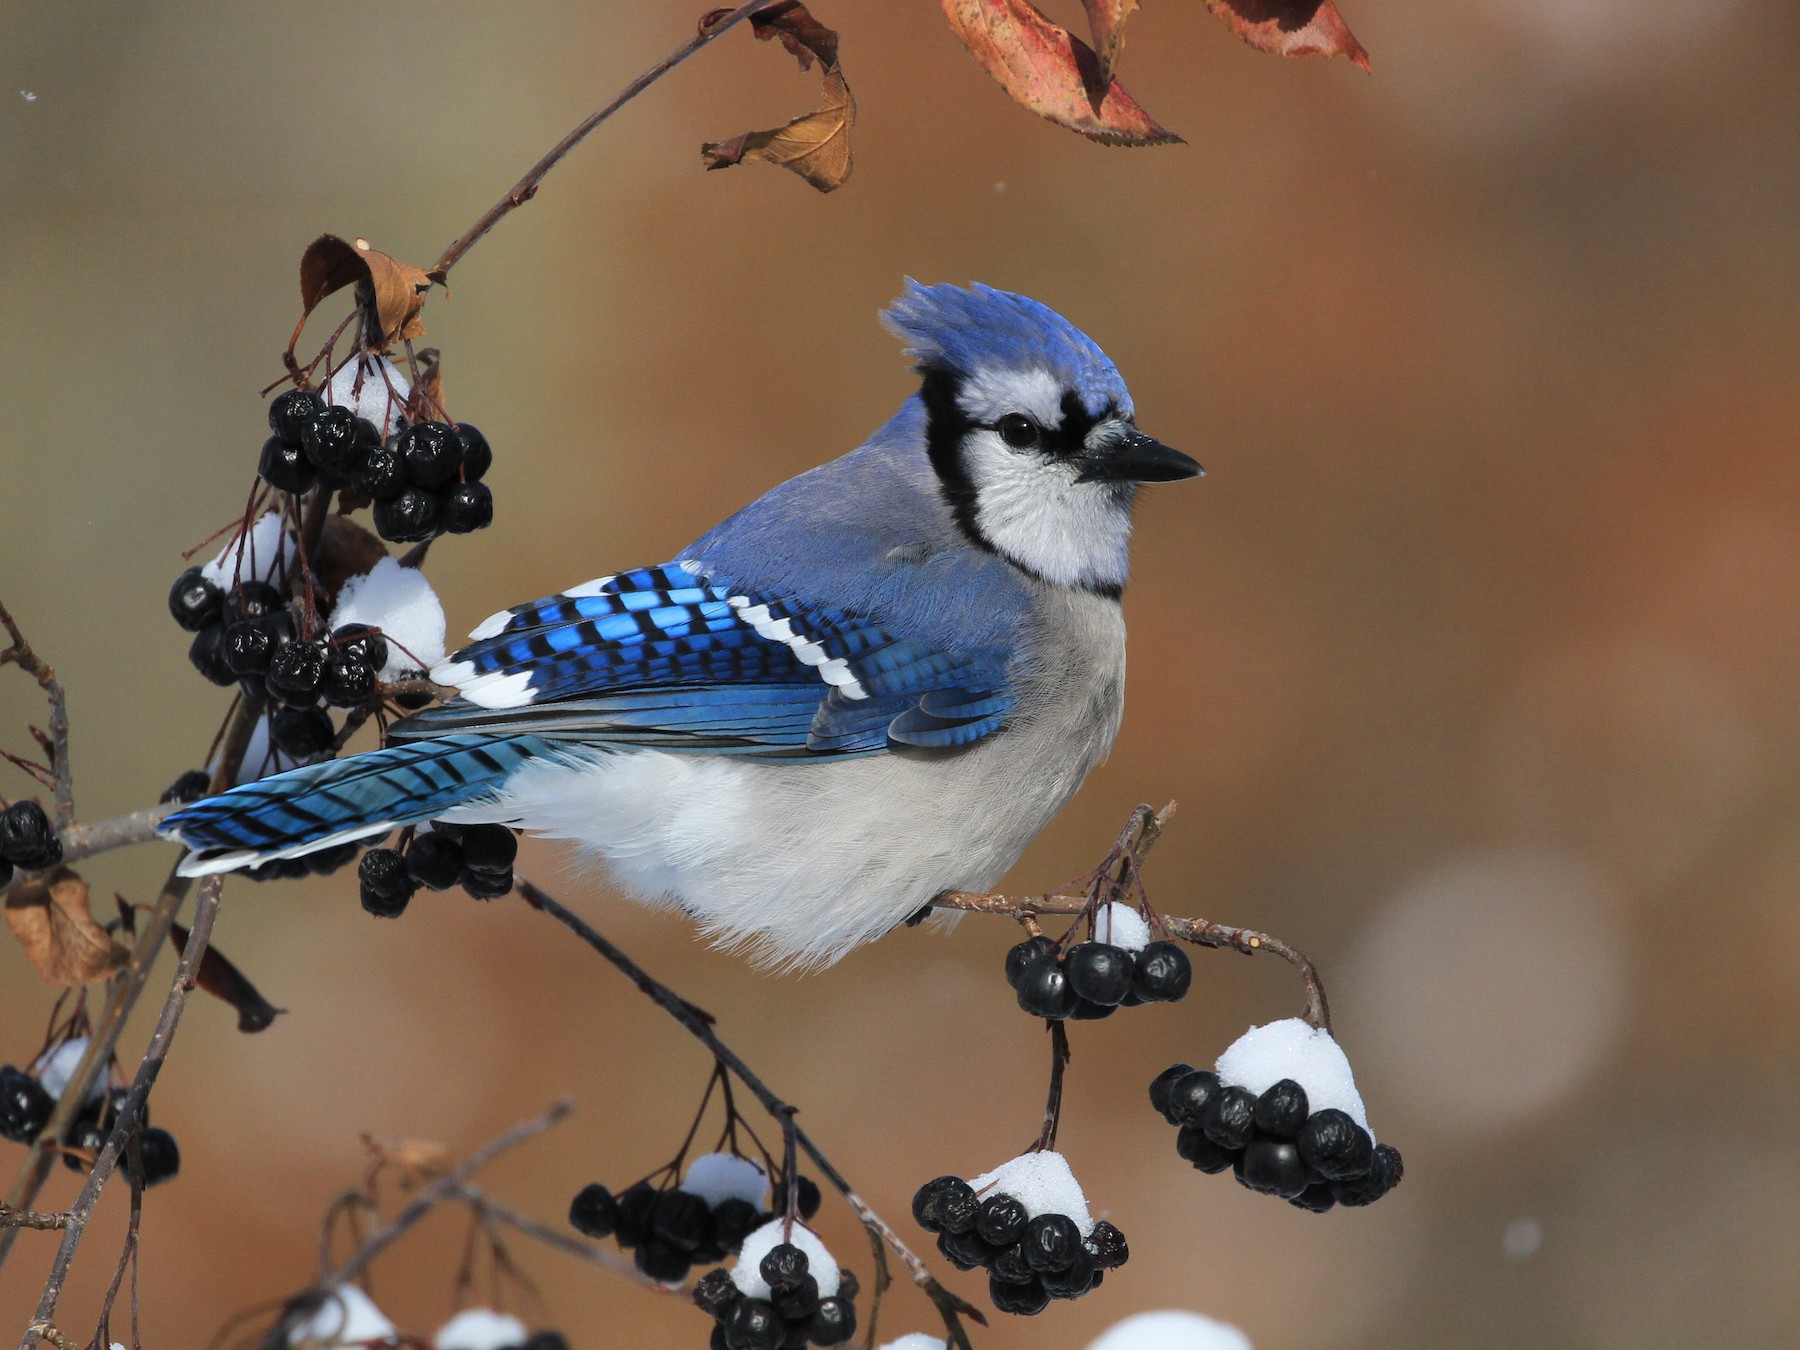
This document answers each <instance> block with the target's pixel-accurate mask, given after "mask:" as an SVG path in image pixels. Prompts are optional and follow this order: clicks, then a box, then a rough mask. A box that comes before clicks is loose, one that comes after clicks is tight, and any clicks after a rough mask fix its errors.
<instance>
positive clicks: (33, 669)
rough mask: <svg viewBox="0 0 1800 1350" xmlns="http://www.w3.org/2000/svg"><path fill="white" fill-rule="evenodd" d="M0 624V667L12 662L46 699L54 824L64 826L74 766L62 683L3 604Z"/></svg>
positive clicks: (70, 810) (69, 819)
mask: <svg viewBox="0 0 1800 1350" xmlns="http://www.w3.org/2000/svg"><path fill="white" fill-rule="evenodd" d="M0 627H4V628H5V629H6V635H7V637H9V638H11V639H12V645H11V646H10V647H8V648H6V650H5V651H0V666H4V665H8V664H11V665H15V666H17V667H18V668H19V669H20V670H22V671H24V672H25V673H26V674H27V675H29V676H31V678H32V679H34V680H36V681H37V682H38V688H40V689H42V690H43V691H44V697H45V698H47V699H48V700H49V701H50V744H49V751H50V759H51V763H50V768H51V770H52V771H53V772H54V773H55V775H56V788H55V791H56V826H57V828H58V829H59V830H61V829H67V828H68V827H69V826H70V825H72V824H73V823H74V822H75V769H74V766H73V764H71V763H70V760H69V704H68V700H67V699H66V698H65V697H64V695H63V687H62V682H61V681H60V680H58V679H57V678H56V672H55V671H54V670H53V669H51V667H50V665H49V663H48V662H46V661H45V660H44V658H43V657H41V656H39V655H38V654H37V653H36V652H34V651H33V650H32V649H31V644H30V643H29V642H27V641H26V640H25V635H24V634H23V633H21V632H20V631H19V625H18V624H17V623H15V622H14V621H13V616H12V614H11V613H10V612H9V611H8V610H7V608H6V606H5V605H0Z"/></svg>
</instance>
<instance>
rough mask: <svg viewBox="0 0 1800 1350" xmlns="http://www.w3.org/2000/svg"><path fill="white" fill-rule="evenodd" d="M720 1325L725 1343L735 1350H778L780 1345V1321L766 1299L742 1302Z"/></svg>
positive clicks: (751, 1299)
mask: <svg viewBox="0 0 1800 1350" xmlns="http://www.w3.org/2000/svg"><path fill="white" fill-rule="evenodd" d="M722 1325H723V1326H724V1328H725V1337H726V1340H727V1342H728V1343H729V1344H730V1345H732V1346H734V1347H736V1348H737V1350H778V1347H779V1346H780V1345H781V1335H782V1326H781V1319H780V1318H779V1317H777V1316H776V1315H775V1309H774V1308H773V1307H771V1306H770V1304H769V1302H768V1300H766V1299H760V1298H747V1299H744V1300H742V1301H741V1302H740V1303H739V1304H738V1305H737V1307H735V1308H733V1309H732V1310H731V1316H730V1318H729V1320H728V1321H726V1322H724V1323H723V1324H722Z"/></svg>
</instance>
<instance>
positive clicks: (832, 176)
mask: <svg viewBox="0 0 1800 1350" xmlns="http://www.w3.org/2000/svg"><path fill="white" fill-rule="evenodd" d="M709 17H710V16H709ZM701 22H702V24H704V22H705V20H702V21H701ZM750 24H751V31H752V32H754V33H755V34H756V36H757V38H758V39H759V40H761V41H764V42H766V41H769V40H770V39H771V38H773V39H778V40H779V41H780V42H781V45H782V46H784V47H786V48H787V49H788V51H789V52H791V53H792V54H793V56H794V58H795V60H797V61H798V62H799V63H800V69H801V70H811V69H812V65H813V62H814V61H817V62H818V63H819V69H820V76H821V78H822V79H823V81H824V86H825V98H824V102H823V103H822V104H821V105H820V107H819V108H818V109H817V110H816V111H814V112H809V113H807V114H806V115H805V116H803V117H796V118H795V119H794V120H793V121H791V122H788V123H787V124H785V125H784V126H779V127H772V128H770V129H769V130H768V131H746V132H744V133H743V134H742V135H739V136H733V137H732V138H731V139H730V140H725V141H708V142H707V143H706V144H705V145H703V146H701V147H700V155H701V157H702V158H703V159H704V160H705V161H706V167H707V168H709V169H728V168H730V167H731V166H732V165H733V164H742V163H744V162H745V161H747V160H748V161H761V162H762V163H764V164H773V165H776V166H777V167H778V168H783V169H786V170H788V171H789V172H790V173H796V174H799V175H800V177H802V178H804V179H805V180H806V181H807V182H809V183H811V184H812V185H813V186H814V187H816V188H817V189H818V190H819V191H820V192H830V191H832V190H833V189H834V188H840V187H842V186H843V185H844V183H845V181H846V180H847V179H848V178H849V177H850V127H851V125H852V124H853V123H854V122H855V121H856V100H855V99H854V98H853V97H851V94H850V86H849V84H848V83H846V82H845V80H844V71H843V67H841V66H840V65H839V64H838V35H837V34H836V33H835V32H833V31H832V30H831V29H829V28H827V27H826V26H825V25H824V24H822V23H820V22H819V21H818V20H817V19H815V18H813V16H812V15H811V14H810V13H808V12H807V9H806V6H805V5H802V4H799V3H797V0H796V2H795V3H789V4H782V5H772V6H770V7H769V8H768V9H766V10H763V11H761V12H760V13H758V14H754V15H752V16H751V19H750Z"/></svg>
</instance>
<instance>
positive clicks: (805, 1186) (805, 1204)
mask: <svg viewBox="0 0 1800 1350" xmlns="http://www.w3.org/2000/svg"><path fill="white" fill-rule="evenodd" d="M795 1190H797V1191H798V1192H799V1194H798V1195H796V1196H795V1202H796V1205H797V1207H798V1208H799V1210H800V1217H801V1218H803V1219H810V1218H812V1216H813V1215H815V1214H817V1213H818V1212H819V1206H820V1205H821V1204H823V1203H824V1201H825V1197H824V1196H823V1195H821V1194H820V1193H819V1183H818V1182H816V1181H814V1180H813V1179H812V1178H811V1177H801V1178H800V1180H799V1181H798V1182H796V1183H795Z"/></svg>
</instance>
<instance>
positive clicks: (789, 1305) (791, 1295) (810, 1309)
mask: <svg viewBox="0 0 1800 1350" xmlns="http://www.w3.org/2000/svg"><path fill="white" fill-rule="evenodd" d="M769 1289H770V1294H769V1302H770V1303H771V1304H773V1305H774V1307H775V1315H776V1316H777V1317H779V1318H780V1319H781V1320H782V1321H784V1322H786V1323H787V1324H788V1326H789V1329H790V1332H791V1330H792V1327H793V1324H794V1323H795V1322H799V1323H801V1324H802V1325H804V1324H805V1323H807V1322H810V1321H812V1315H813V1314H814V1313H816V1312H817V1311H818V1310H819V1281H818V1280H817V1278H815V1277H814V1276H812V1275H802V1276H801V1277H800V1278H799V1279H797V1280H795V1281H793V1282H792V1283H791V1284H784V1285H781V1286H779V1287H777V1286H775V1285H770V1286H769ZM802 1340H804V1338H802Z"/></svg>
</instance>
